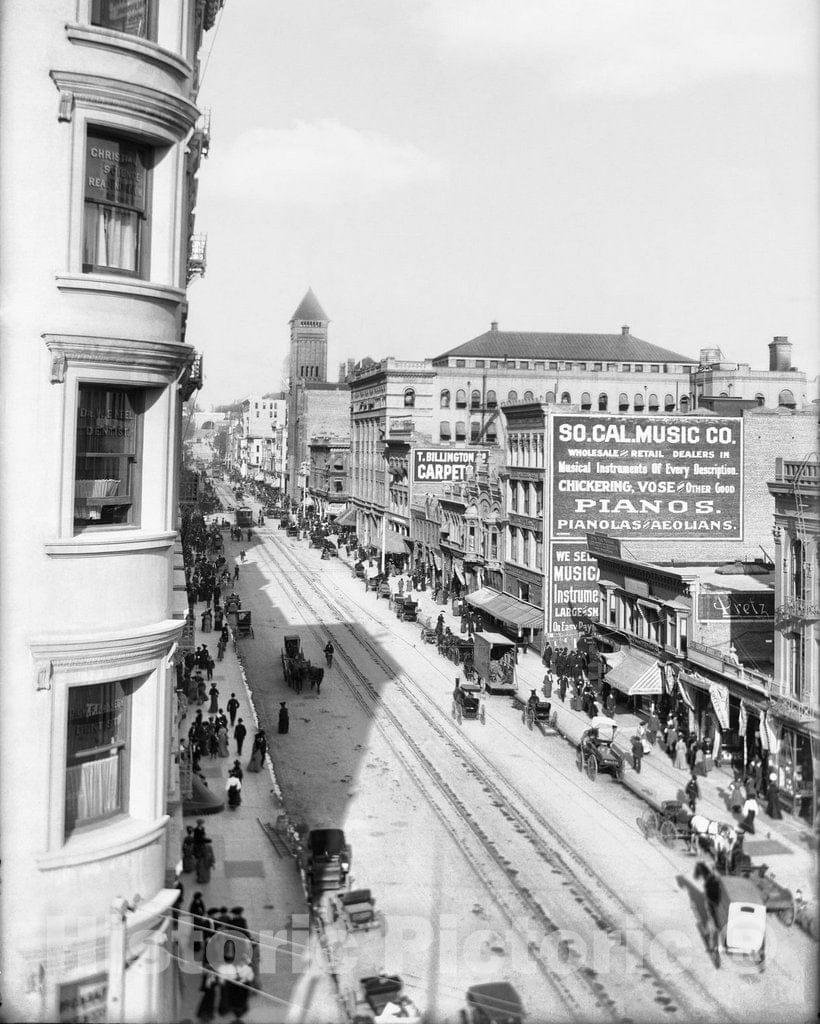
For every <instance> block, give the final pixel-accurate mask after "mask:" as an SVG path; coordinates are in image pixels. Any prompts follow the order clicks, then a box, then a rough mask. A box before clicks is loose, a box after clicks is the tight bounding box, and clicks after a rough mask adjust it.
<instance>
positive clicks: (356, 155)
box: [203, 120, 446, 205]
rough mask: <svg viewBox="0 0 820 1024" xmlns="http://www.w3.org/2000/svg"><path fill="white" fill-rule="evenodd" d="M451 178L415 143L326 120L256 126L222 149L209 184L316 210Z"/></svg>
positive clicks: (223, 191) (223, 193) (228, 192)
mask: <svg viewBox="0 0 820 1024" xmlns="http://www.w3.org/2000/svg"><path fill="white" fill-rule="evenodd" d="M223 146H224V144H223ZM445 175H446V167H445V165H444V164H443V163H442V162H441V161H439V160H437V159H435V158H434V157H431V156H429V155H428V154H426V153H424V152H422V151H421V150H420V149H418V148H417V147H416V146H414V145H412V144H411V143H409V142H397V141H395V140H393V139H390V138H387V137H386V136H384V135H380V134H378V133H376V132H370V131H358V130H356V129H354V128H348V127H347V126H346V125H343V124H340V123H339V122H338V121H334V120H322V121H316V122H314V123H307V122H305V121H297V122H296V123H295V124H294V125H293V126H292V127H290V128H254V129H252V130H251V131H248V132H245V133H244V134H243V135H240V136H239V138H237V139H236V140H235V141H233V142H232V143H230V145H229V146H228V147H225V148H223V149H222V150H221V151H220V149H219V147H218V146H215V147H214V152H213V155H212V156H211V158H210V159H209V161H208V167H207V173H204V174H203V179H204V180H205V182H206V186H205V187H207V188H208V190H209V191H211V193H212V194H216V195H217V196H220V197H222V198H228V197H233V198H236V197H238V196H241V197H242V198H243V200H248V199H250V200H253V201H254V202H257V203H259V202H261V203H275V204H309V205H316V204H333V203H342V202H349V201H357V200H361V199H369V198H373V197H377V196H380V195H383V194H385V193H389V192H393V191H395V190H397V189H402V188H405V187H407V186H409V185H413V184H415V183H418V182H434V181H438V180H441V179H443V178H444V177H445Z"/></svg>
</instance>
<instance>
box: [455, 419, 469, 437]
mask: <svg viewBox="0 0 820 1024" xmlns="http://www.w3.org/2000/svg"><path fill="white" fill-rule="evenodd" d="M466 440H467V428H466V426H465V423H464V420H458V421H457V422H456V441H466Z"/></svg>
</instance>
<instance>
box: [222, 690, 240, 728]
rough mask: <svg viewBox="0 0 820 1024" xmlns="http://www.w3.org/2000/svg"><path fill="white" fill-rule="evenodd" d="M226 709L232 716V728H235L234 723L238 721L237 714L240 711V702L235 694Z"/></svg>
mask: <svg viewBox="0 0 820 1024" xmlns="http://www.w3.org/2000/svg"><path fill="white" fill-rule="evenodd" d="M225 707H226V708H227V711H228V714H229V715H230V716H231V726H233V724H234V722H235V721H236V713H237V711H238V710H239V701H238V700H237V699H236V694H235V693H232V694H231V699H230V700H229V701H228V703H227V704H226V705H225Z"/></svg>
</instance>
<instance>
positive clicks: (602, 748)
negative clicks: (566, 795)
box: [575, 720, 624, 782]
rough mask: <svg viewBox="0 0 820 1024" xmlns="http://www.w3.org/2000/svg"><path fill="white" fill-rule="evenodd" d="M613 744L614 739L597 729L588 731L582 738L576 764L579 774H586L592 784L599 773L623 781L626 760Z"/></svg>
mask: <svg viewBox="0 0 820 1024" xmlns="http://www.w3.org/2000/svg"><path fill="white" fill-rule="evenodd" d="M593 721H594V720H593ZM612 744H613V740H612V738H611V737H610V738H607V737H606V736H605V735H604V734H602V733H601V730H600V729H597V728H592V729H587V730H586V731H585V732H584V733H583V735H582V736H581V742H580V743H579V745H578V752H577V753H576V755H575V764H576V767H577V768H578V771H579V772H586V774H587V777H588V778H589V780H590V782H594V781H595V780H596V778H597V777H598V774H599V772H608V773H609V774H610V775H612V776H613V778H615V779H616V780H617V781H618V782H620V781H621V779H623V777H624V758H623V755H622V754H621V753H620V752H619V751H618V750H617V749H616V748H615V747H613V745H612Z"/></svg>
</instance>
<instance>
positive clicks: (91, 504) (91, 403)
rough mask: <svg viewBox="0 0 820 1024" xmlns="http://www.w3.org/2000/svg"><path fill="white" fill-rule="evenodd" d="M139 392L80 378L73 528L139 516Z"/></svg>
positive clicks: (122, 522) (111, 523)
mask: <svg viewBox="0 0 820 1024" xmlns="http://www.w3.org/2000/svg"><path fill="white" fill-rule="evenodd" d="M142 399H143V393H142V392H141V391H140V390H138V389H126V388H114V387H107V386H106V385H104V384H103V385H99V384H80V385H79V390H78V396H77V435H76V436H77V447H76V458H75V470H74V528H75V530H83V529H86V528H89V527H95V526H124V525H126V524H131V525H134V524H136V522H137V520H138V512H139V490H140V464H141V457H142V451H141V447H142V445H141V440H142V414H143V401H142Z"/></svg>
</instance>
